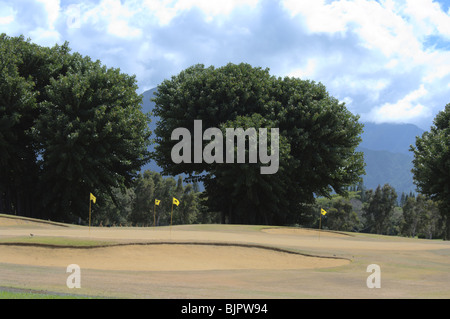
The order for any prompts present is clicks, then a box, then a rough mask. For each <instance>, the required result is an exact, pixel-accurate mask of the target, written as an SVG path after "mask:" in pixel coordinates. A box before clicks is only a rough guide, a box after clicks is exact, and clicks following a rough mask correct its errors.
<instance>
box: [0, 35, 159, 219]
mask: <svg viewBox="0 0 450 319" xmlns="http://www.w3.org/2000/svg"><path fill="white" fill-rule="evenodd" d="M0 56H1V58H0V147H1V151H0V165H1V166H0V167H1V169H0V211H2V212H6V213H16V214H19V215H24V216H32V217H40V218H51V219H54V220H66V221H68V220H69V221H70V220H77V217H80V216H84V215H85V214H86V211H87V206H88V205H89V201H88V200H89V193H90V192H93V193H95V194H97V195H100V194H105V196H112V195H113V194H112V192H111V190H112V188H113V187H116V188H117V187H119V188H120V187H124V186H129V185H131V184H130V183H131V182H132V179H133V177H134V176H136V173H137V171H138V170H139V169H140V167H141V166H142V165H143V164H144V163H146V162H147V161H148V160H149V153H148V151H147V147H148V145H149V137H150V132H149V130H148V123H149V117H148V116H147V115H144V114H143V113H142V112H141V103H142V97H141V96H139V95H138V94H137V93H136V90H137V85H136V80H135V78H134V77H133V76H129V75H126V74H123V73H121V72H120V70H118V69H113V68H107V67H105V66H102V65H101V64H100V62H99V61H91V59H90V58H89V57H83V56H81V55H80V54H78V53H73V54H71V53H70V49H69V47H68V45H67V43H66V44H64V45H62V46H58V45H55V46H54V47H52V48H46V47H41V46H38V45H36V44H32V43H30V42H29V41H25V40H24V38H23V37H17V38H11V37H8V36H6V35H5V34H2V35H1V36H0Z"/></svg>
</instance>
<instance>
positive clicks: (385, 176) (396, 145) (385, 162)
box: [142, 88, 423, 196]
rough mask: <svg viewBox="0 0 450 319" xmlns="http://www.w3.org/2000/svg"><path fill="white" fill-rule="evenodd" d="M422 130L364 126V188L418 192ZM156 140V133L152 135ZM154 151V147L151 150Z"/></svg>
mask: <svg viewBox="0 0 450 319" xmlns="http://www.w3.org/2000/svg"><path fill="white" fill-rule="evenodd" d="M154 92H156V88H154V89H151V90H148V91H145V92H144V93H143V96H144V98H143V103H142V109H143V111H144V112H146V113H147V112H151V111H152V110H153V108H154V106H155V103H154V102H152V101H151V98H152V97H153V96H154V95H153V93H154ZM156 121H157V118H155V117H154V116H152V122H151V123H150V126H149V127H150V130H151V131H152V132H154V131H155V127H156ZM422 133H423V130H422V129H420V128H419V127H417V126H415V125H413V124H390V123H389V124H388V123H383V124H375V123H364V133H363V134H362V136H361V137H362V142H361V144H360V145H359V147H358V151H361V152H364V160H365V162H366V164H367V165H366V175H365V176H363V179H364V185H365V186H366V187H367V188H369V189H375V188H376V187H377V186H378V185H384V184H386V183H389V184H390V185H392V186H393V187H394V188H395V189H396V191H397V193H398V195H399V196H400V195H401V193H402V192H405V193H409V192H410V191H413V192H414V191H415V186H414V184H413V179H412V173H411V169H412V159H413V155H412V154H411V152H409V147H410V145H411V144H415V137H416V136H417V135H422ZM152 137H154V134H152ZM150 149H151V150H153V146H151V147H150ZM146 169H150V170H153V171H156V172H161V168H160V167H158V165H157V164H156V162H155V161H153V160H152V161H151V162H150V163H148V164H147V165H145V166H144V167H143V168H142V170H146Z"/></svg>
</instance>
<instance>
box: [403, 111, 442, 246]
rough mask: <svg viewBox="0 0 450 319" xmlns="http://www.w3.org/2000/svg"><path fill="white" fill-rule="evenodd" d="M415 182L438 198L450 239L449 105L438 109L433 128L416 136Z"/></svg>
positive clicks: (422, 190) (413, 147) (427, 193)
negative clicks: (441, 109) (440, 109)
mask: <svg viewBox="0 0 450 319" xmlns="http://www.w3.org/2000/svg"><path fill="white" fill-rule="evenodd" d="M411 151H412V152H414V160H413V164H414V167H413V169H412V172H413V174H414V183H415V184H416V186H417V188H418V190H419V192H421V193H422V194H424V195H426V196H428V197H430V198H431V199H433V200H435V201H436V202H437V203H438V205H439V211H440V212H441V215H442V218H443V219H444V221H445V224H446V239H450V104H447V105H446V106H445V109H444V110H443V111H441V112H439V113H438V114H437V115H436V117H435V119H434V125H433V126H432V127H431V128H430V131H428V132H425V133H423V135H422V136H418V137H417V138H416V145H412V146H411Z"/></svg>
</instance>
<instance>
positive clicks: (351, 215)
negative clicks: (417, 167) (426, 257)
mask: <svg viewBox="0 0 450 319" xmlns="http://www.w3.org/2000/svg"><path fill="white" fill-rule="evenodd" d="M320 208H324V209H325V210H326V211H327V212H328V213H327V214H326V215H325V216H322V226H323V228H324V229H330V230H336V231H348V232H362V233H373V234H384V235H395V236H405V237H419V238H427V239H434V238H445V236H446V233H445V230H446V228H445V227H446V226H445V220H444V218H442V216H441V214H440V213H439V208H438V203H436V201H434V200H431V199H429V198H426V196H424V195H423V194H414V193H409V194H405V193H402V195H401V197H400V199H399V198H398V196H397V192H396V191H395V189H394V188H393V187H392V186H391V185H389V184H385V185H383V186H381V185H379V186H378V187H377V188H376V189H365V187H364V186H363V184H362V183H360V184H359V185H357V186H356V185H355V186H354V187H352V188H351V190H350V191H349V194H348V196H346V197H344V196H340V195H333V196H332V197H331V198H324V197H323V198H318V199H317V201H316V203H315V204H314V205H311V207H309V210H308V211H307V212H306V213H305V214H304V215H303V218H304V221H303V225H302V226H304V227H311V228H317V227H318V225H319V221H318V220H319V213H318V212H319V211H320Z"/></svg>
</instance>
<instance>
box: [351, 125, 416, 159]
mask: <svg viewBox="0 0 450 319" xmlns="http://www.w3.org/2000/svg"><path fill="white" fill-rule="evenodd" d="M422 133H423V130H422V129H420V128H419V127H417V126H415V125H414V124H393V123H381V124H375V123H370V122H366V123H364V133H363V134H362V136H361V137H362V142H361V144H360V145H359V146H360V147H362V148H365V149H369V150H374V151H388V152H392V153H402V154H408V155H411V156H412V154H411V152H409V146H410V145H411V144H415V143H416V136H417V135H422Z"/></svg>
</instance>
